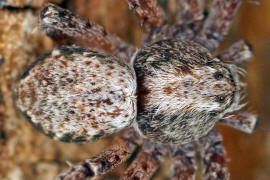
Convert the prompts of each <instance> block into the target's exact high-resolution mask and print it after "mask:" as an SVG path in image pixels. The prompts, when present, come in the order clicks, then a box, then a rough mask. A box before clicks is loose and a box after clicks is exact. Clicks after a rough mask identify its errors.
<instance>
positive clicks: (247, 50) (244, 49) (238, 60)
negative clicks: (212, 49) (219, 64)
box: [217, 40, 253, 64]
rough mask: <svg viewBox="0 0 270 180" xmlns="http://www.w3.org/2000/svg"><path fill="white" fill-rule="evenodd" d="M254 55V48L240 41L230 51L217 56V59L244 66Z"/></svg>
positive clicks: (227, 50)
mask: <svg viewBox="0 0 270 180" xmlns="http://www.w3.org/2000/svg"><path fill="white" fill-rule="evenodd" d="M252 55H253V52H252V47H251V45H250V44H249V43H247V42H246V41H243V40H240V41H238V42H236V43H234V44H233V45H231V46H230V47H229V48H228V49H226V50H225V51H223V52H221V53H220V54H218V55H217V58H219V59H220V60H222V61H223V62H226V63H232V64H243V63H245V62H246V60H248V59H249V58H251V57H252Z"/></svg>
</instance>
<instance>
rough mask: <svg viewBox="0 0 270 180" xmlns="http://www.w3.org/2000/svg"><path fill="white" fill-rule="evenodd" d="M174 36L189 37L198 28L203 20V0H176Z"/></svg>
mask: <svg viewBox="0 0 270 180" xmlns="http://www.w3.org/2000/svg"><path fill="white" fill-rule="evenodd" d="M177 3H178V15H177V21H176V24H175V28H176V31H175V32H174V33H175V37H180V38H181V39H191V38H193V37H194V35H195V34H196V33H197V32H198V30H199V29H200V25H201V23H202V20H203V11H204V0H178V1H177Z"/></svg>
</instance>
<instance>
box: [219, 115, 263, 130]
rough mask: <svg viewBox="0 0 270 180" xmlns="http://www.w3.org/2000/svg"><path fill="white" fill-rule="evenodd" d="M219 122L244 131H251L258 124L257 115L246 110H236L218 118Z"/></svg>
mask: <svg viewBox="0 0 270 180" xmlns="http://www.w3.org/2000/svg"><path fill="white" fill-rule="evenodd" d="M219 123H222V124H224V125H227V126H231V127H233V128H235V129H238V130H240V131H243V132H246V133H252V132H253V131H254V130H255V129H256V127H257V126H258V116H257V114H254V113H251V112H247V111H237V112H234V113H231V114H230V115H228V116H227V117H224V118H222V119H220V120H219Z"/></svg>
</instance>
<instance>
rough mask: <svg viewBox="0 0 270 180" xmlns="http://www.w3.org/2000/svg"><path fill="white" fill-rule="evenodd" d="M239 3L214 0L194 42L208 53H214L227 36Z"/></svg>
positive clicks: (229, 0)
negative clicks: (207, 50)
mask: <svg viewBox="0 0 270 180" xmlns="http://www.w3.org/2000/svg"><path fill="white" fill-rule="evenodd" d="M241 2H242V1H241V0H214V1H213V3H212V7H211V9H210V13H209V16H208V17H207V19H206V21H205V23H204V25H203V28H202V30H201V32H200V33H199V35H198V37H196V41H197V42H198V43H200V44H202V45H203V46H205V47H207V48H208V49H209V50H210V51H212V52H213V51H215V50H216V49H217V48H218V47H219V44H220V42H221V41H222V40H223V39H224V37H225V36H226V35H227V33H228V31H229V28H230V26H231V24H232V21H233V19H234V17H235V15H236V13H237V11H238V9H239V7H240V5H241Z"/></svg>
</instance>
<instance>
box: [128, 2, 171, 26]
mask: <svg viewBox="0 0 270 180" xmlns="http://www.w3.org/2000/svg"><path fill="white" fill-rule="evenodd" d="M126 1H127V3H128V6H129V9H131V10H132V11H133V12H134V13H135V14H136V16H138V18H139V19H140V20H141V24H142V25H146V26H149V27H151V28H156V27H162V26H163V25H164V24H166V15H165V13H164V11H163V10H162V8H161V7H160V6H159V4H158V2H157V0H126Z"/></svg>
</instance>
